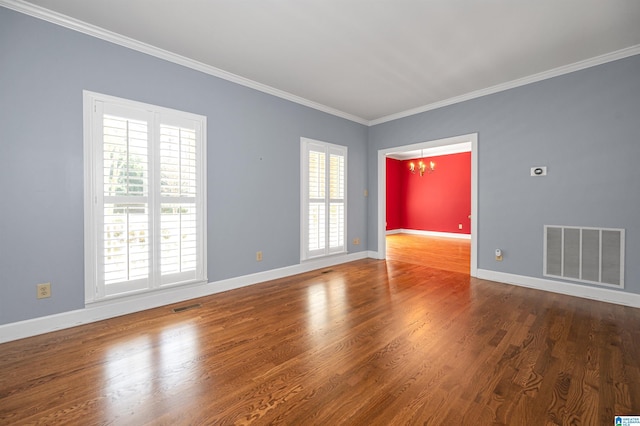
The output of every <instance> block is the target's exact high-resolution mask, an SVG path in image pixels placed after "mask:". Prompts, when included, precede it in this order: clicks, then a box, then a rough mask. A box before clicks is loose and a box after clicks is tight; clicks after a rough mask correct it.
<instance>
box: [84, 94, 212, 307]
mask: <svg viewBox="0 0 640 426" xmlns="http://www.w3.org/2000/svg"><path fill="white" fill-rule="evenodd" d="M84 112H85V137H84V139H85V141H84V144H85V146H84V148H85V271H86V272H85V275H86V276H85V278H86V279H85V281H86V291H85V300H86V301H87V302H94V301H98V300H102V299H105V298H109V297H113V296H120V295H124V294H130V293H132V292H141V291H149V290H153V289H158V288H161V287H163V286H171V285H177V284H185V283H194V282H206V256H205V252H206V226H205V225H206V223H205V206H206V199H205V197H206V188H205V176H206V173H205V164H206V163H205V140H206V134H205V132H206V118H205V117H203V116H199V115H195V114H190V113H185V112H180V111H174V110H169V109H166V108H160V107H156V106H153V105H147V104H142V103H138V102H133V101H128V100H125V99H119V98H114V97H110V96H106V95H100V94H97V93H91V92H86V91H85V93H84Z"/></svg>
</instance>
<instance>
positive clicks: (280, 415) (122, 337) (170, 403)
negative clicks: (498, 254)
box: [0, 254, 640, 425]
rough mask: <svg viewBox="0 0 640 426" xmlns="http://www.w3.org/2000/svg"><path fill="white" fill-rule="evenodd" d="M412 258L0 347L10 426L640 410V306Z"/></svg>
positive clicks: (577, 419)
mask: <svg viewBox="0 0 640 426" xmlns="http://www.w3.org/2000/svg"><path fill="white" fill-rule="evenodd" d="M406 260H407V261H404V260H402V259H401V258H400V257H396V258H395V259H393V260H391V259H390V260H388V261H386V262H385V261H379V260H373V259H365V260H360V261H357V262H352V263H350V264H345V265H340V266H335V267H332V268H330V269H327V270H321V271H314V272H310V273H306V274H302V275H298V276H295V277H290V278H286V279H281V280H276V281H271V282H266V283H263V284H258V285H255V286H251V287H246V288H242V289H238V290H234V291H229V292H226V293H221V294H217V295H212V296H208V297H203V298H200V299H197V300H194V301H190V302H186V303H181V304H178V305H174V306H167V307H162V308H157V309H153V310H149V311H145V312H140V313H136V314H132V315H127V316H124V317H120V318H114V319H110V320H107V321H101V322H98V323H93V324H89V325H85V326H80V327H75V328H72V329H68V330H62V331H58V332H55V333H50V334H46V335H42V336H36V337H32V338H28V339H23V340H19V341H15V342H9V343H5V344H2V345H0V424H2V425H8V424H11V425H14V424H46V425H51V424H65V425H67V424H79V425H94V424H116V425H120V424H126V425H144V424H154V425H155V424H166V425H180V424H185V425H195V424H197V425H200V424H206V425H210V424H221V425H222V424H294V425H297V424H301V425H311V424H318V425H337V424H348V425H398V424H428V425H440V424H442V425H451V424H456V425H492V424H504V425H555V424H558V425H610V424H613V418H614V415H625V414H626V415H631V414H639V413H640V346H639V345H638V343H637V342H639V341H640V310H638V309H634V308H629V307H624V306H618V305H613V304H607V303H601V302H595V301H589V300H584V299H577V298H573V297H569V296H563V295H559V294H553V293H545V292H541V291H536V290H531V289H526V288H520V287H515V286H509V285H504V284H498V283H494V282H489V281H482V280H477V279H472V278H470V277H469V275H468V274H465V273H460V272H455V271H451V270H448V269H446V268H445V269H437V268H435V267H429V266H425V265H424V264H420V263H416V261H415V260H412V255H411V254H408V255H407V259H406ZM195 303H198V304H200V306H199V307H194V308H192V309H187V310H184V311H180V312H177V313H174V312H173V311H172V309H173V308H177V307H186V306H189V305H193V304H195Z"/></svg>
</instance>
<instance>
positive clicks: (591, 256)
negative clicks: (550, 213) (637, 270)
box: [544, 225, 624, 288]
mask: <svg viewBox="0 0 640 426" xmlns="http://www.w3.org/2000/svg"><path fill="white" fill-rule="evenodd" d="M544 275H545V276H548V277H559V278H564V279H568V280H574V281H580V282H585V283H590V284H599V285H606V286H610V287H619V288H624V229H608V228H578V227H573V226H551V225H545V227H544Z"/></svg>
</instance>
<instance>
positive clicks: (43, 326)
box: [0, 251, 373, 343]
mask: <svg viewBox="0 0 640 426" xmlns="http://www.w3.org/2000/svg"><path fill="white" fill-rule="evenodd" d="M372 255H373V254H372V253H370V252H366V251H363V252H357V253H351V254H344V255H336V256H328V257H325V258H322V259H318V260H310V261H306V262H304V263H301V264H299V265H292V266H286V267H283V268H278V269H272V270H269V271H264V272H258V273H255V274H250V275H243V276H240V277H235V278H229V279H226V280H221V281H215V282H210V283H207V284H202V285H191V286H189V285H186V286H181V287H170V288H166V289H161V290H158V291H155V292H152V293H143V294H139V295H133V296H129V297H121V298H118V299H113V300H108V301H103V302H96V303H92V304H90V305H88V306H85V308H84V309H78V310H75V311H69V312H63V313H60V314H55V315H49V316H45V317H40V318H33V319H28V320H25V321H18V322H14V323H11V324H5V325H0V343H4V342H9V341H12V340H18V339H23V338H25V337H31V336H36V335H38V334H43V333H49V332H51V331H56V330H62V329H65V328H70V327H75V326H78V325H82V324H88V323H92V322H96V321H101V320H105V319H108V318H114V317H118V316H121V315H127V314H131V313H134V312H139V311H143V310H146V309H153V308H158V307H161V306H165V305H169V304H173V303H178V302H183V301H185V300H190V299H195V298H198V297H203V296H209V295H212V294H216V293H221V292H223V291H229V290H234V289H237V288H240V287H245V286H249V285H252V284H257V283H262V282H265V281H271V280H275V279H279V278H285V277H290V276H292V275H297V274H302V273H305V272H310V271H314V270H317V269H322V268H326V267H329V266H334V265H339V264H342V263H347V262H353V261H355V260H360V259H365V258H367V257H373V256H372Z"/></svg>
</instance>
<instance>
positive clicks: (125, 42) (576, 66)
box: [0, 0, 640, 126]
mask: <svg viewBox="0 0 640 426" xmlns="http://www.w3.org/2000/svg"><path fill="white" fill-rule="evenodd" d="M0 6H2V7H6V8H7V9H11V10H14V11H16V12H20V13H23V14H25V15H29V16H32V17H34V18H38V19H41V20H44V21H47V22H50V23H52V24H56V25H59V26H62V27H65V28H68V29H71V30H74V31H77V32H80V33H83V34H87V35H89V36H92V37H96V38H99V39H102V40H105V41H108V42H110V43H114V44H117V45H120V46H123V47H126V48H129V49H132V50H136V51H138V52H141V53H145V54H147V55H150V56H154V57H156V58H160V59H163V60H166V61H168V62H172V63H175V64H178V65H182V66H184V67H187V68H191V69H194V70H196V71H200V72H203V73H205V74H209V75H212V76H214V77H218V78H220V79H223V80H226V81H229V82H232V83H236V84H239V85H241V86H245V87H248V88H251V89H254V90H257V91H260V92H263V93H267V94H269V95H272V96H276V97H278V98H281V99H285V100H288V101H291V102H294V103H297V104H299V105H303V106H306V107H309V108H313V109H315V110H318V111H322V112H325V113H327V114H331V115H334V116H336V117H340V118H344V119H346V120H350V121H353V122H355V123H359V124H363V125H365V126H375V125H377V124H382V123H386V122H389V121H393V120H397V119H400V118H405V117H409V116H412V115H416V114H420V113H423V112H427V111H431V110H434V109H438V108H442V107H445V106H449V105H453V104H457V103H460V102H464V101H468V100H471V99H475V98H479V97H481V96H486V95H491V94H494V93H498V92H502V91H505V90H509V89H513V88H516V87H520V86H524V85H527V84H531V83H535V82H538V81H542V80H546V79H549V78H553V77H557V76H561V75H564V74H568V73H571V72H574V71H579V70H582V69H585V68H590V67H593V66H596V65H600V64H604V63H607V62H612V61H616V60H618V59H624V58H627V57H629V56H634V55H638V54H640V45H635V46H630V47H627V48H624V49H620V50H617V51H614V52H610V53H606V54H604V55H600V56H596V57H594V58H590V59H585V60H583V61H579V62H575V63H573V64H569V65H564V66H561V67H558V68H554V69H551V70H548V71H543V72H541V73H537V74H533V75H530V76H527V77H523V78H519V79H516V80H512V81H509V82H506V83H501V84H497V85H495V86H491V87H487V88H485V89H480V90H475V91H473V92H469V93H465V94H463V95H460V96H455V97H453V98H449V99H445V100H442V101H439V102H434V103H431V104H427V105H423V106H420V107H417V108H412V109H408V110H406V111H402V112H398V113H395V114H390V115H387V116H384V117H380V118H377V119H374V120H366V119H364V118H362V117H358V116H356V115H353V114H349V113H346V112H344V111H340V110H338V109H335V108H331V107H329V106H326V105H322V104H319V103H317V102H314V101H311V100H309V99H305V98H302V97H300V96H297V95H294V94H292V93H289V92H285V91H284V90H280V89H276V88H274V87H271V86H267V85H266V84H262V83H258V82H257V81H253V80H250V79H248V78H245V77H242V76H239V75H237V74H233V73H230V72H227V71H224V70H221V69H219V68H216V67H213V66H211V65H207V64H204V63H202V62H198V61H195V60H193V59H189V58H187V57H184V56H181V55H178V54H175V53H172V52H169V51H167V50H164V49H160V48H158V47H155V46H152V45H150V44H147V43H143V42H141V41H138V40H135V39H132V38H129V37H125V36H123V35H121V34H117V33H114V32H112V31H109V30H106V29H104V28H101V27H98V26H95V25H91V24H88V23H86V22H83V21H80V20H78V19H75V18H71V17H69V16H66V15H63V14H61V13H58V12H54V11H52V10H49V9H45V8H43V7H40V6H36V5H33V4H31V3H27V2H24V1H21V0H0Z"/></svg>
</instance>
